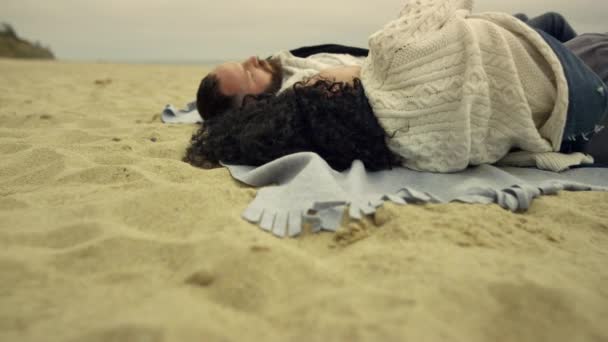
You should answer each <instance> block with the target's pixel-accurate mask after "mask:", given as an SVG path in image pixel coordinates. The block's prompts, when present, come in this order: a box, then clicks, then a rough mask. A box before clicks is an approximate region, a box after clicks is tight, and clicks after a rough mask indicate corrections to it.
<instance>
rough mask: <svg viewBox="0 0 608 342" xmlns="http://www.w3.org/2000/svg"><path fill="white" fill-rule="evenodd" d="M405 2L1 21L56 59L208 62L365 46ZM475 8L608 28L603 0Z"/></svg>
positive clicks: (48, 6)
mask: <svg viewBox="0 0 608 342" xmlns="http://www.w3.org/2000/svg"><path fill="white" fill-rule="evenodd" d="M403 3H405V1H404V0H367V1H362V0H284V1H277V0H48V1H45V0H0V21H3V22H8V23H10V24H12V25H13V27H14V28H15V30H16V31H17V33H18V34H19V36H21V37H23V38H26V39H29V40H32V41H40V42H41V43H42V44H43V45H47V46H50V47H51V48H52V50H53V52H54V53H55V55H56V56H57V57H58V58H61V59H69V60H106V61H162V60H166V61H180V60H188V61H196V60H200V61H209V60H223V59H242V58H243V57H246V56H250V55H260V56H267V55H269V54H271V53H273V52H276V51H278V50H281V49H290V48H295V47H299V46H303V45H312V44H320V43H328V42H331V43H341V44H347V45H354V46H361V47H365V46H367V37H368V36H369V35H370V34H371V33H373V32H375V31H376V30H378V29H380V28H381V27H382V26H383V25H384V24H385V23H386V22H387V21H389V20H391V19H394V18H395V17H396V15H397V13H398V11H399V9H400V7H401V6H402V4H403ZM474 10H475V12H482V11H502V12H508V13H515V12H525V13H527V14H528V15H530V16H533V15H538V14H540V13H543V12H545V11H548V10H552V11H558V12H561V13H562V14H564V15H565V16H566V17H567V18H568V19H569V20H570V21H571V23H572V24H573V26H574V27H575V28H576V29H577V31H579V33H580V32H592V31H593V32H607V31H608V1H606V0H576V1H574V0H525V1H524V0H477V1H476V4H475V8H474Z"/></svg>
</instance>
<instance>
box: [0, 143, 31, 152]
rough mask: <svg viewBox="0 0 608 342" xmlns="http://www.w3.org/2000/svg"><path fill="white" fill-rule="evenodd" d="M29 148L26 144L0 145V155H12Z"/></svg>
mask: <svg viewBox="0 0 608 342" xmlns="http://www.w3.org/2000/svg"><path fill="white" fill-rule="evenodd" d="M30 147H32V146H31V145H27V144H11V143H7V144H0V154H13V153H17V152H21V151H24V150H27V149H28V148H30Z"/></svg>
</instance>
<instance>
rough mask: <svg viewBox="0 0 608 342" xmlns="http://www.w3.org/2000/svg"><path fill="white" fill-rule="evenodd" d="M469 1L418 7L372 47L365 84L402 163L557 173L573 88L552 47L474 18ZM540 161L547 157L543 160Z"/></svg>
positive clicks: (417, 2)
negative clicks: (500, 165) (488, 165)
mask: <svg viewBox="0 0 608 342" xmlns="http://www.w3.org/2000/svg"><path fill="white" fill-rule="evenodd" d="M471 10H472V0H411V1H409V2H408V3H407V4H406V5H405V6H404V8H403V10H402V12H401V14H400V17H399V18H398V19H397V20H394V21H392V22H390V23H389V24H388V25H386V26H385V27H384V28H383V29H382V30H380V31H378V32H377V33H375V34H373V35H372V36H371V37H370V39H369V46H370V55H369V57H368V58H367V59H366V61H365V63H364V65H363V67H362V70H361V81H362V83H363V86H364V88H365V92H366V95H367V97H368V98H369V101H370V104H371V106H372V108H373V110H374V113H375V114H376V116H377V117H378V119H379V122H380V124H381V125H382V126H383V128H384V129H385V130H386V131H387V133H388V135H389V136H391V138H389V139H388V145H389V148H390V149H391V150H392V151H393V152H395V153H396V154H398V155H400V156H401V157H403V160H404V162H403V163H404V165H405V166H407V167H409V168H412V169H416V170H423V171H433V172H452V171H458V170H462V169H464V168H466V167H467V166H468V165H478V164H483V163H495V162H497V161H499V160H501V159H503V157H505V156H506V155H507V154H508V153H509V152H510V151H511V150H514V149H520V150H523V151H525V152H520V153H518V154H517V158H505V159H504V162H506V163H509V164H515V165H536V166H538V167H540V168H545V169H550V170H554V171H560V170H562V169H564V168H567V166H569V165H572V164H579V163H581V162H583V161H589V160H588V159H585V157H586V156H584V155H582V154H577V155H575V156H565V155H561V154H559V153H551V152H554V151H559V148H560V145H561V142H562V135H563V131H564V125H565V120H566V115H567V109H568V84H567V82H566V78H565V75H564V72H563V69H562V66H561V64H560V62H559V60H558V58H557V56H556V55H555V54H554V52H553V51H552V50H551V48H550V47H549V45H548V44H547V43H546V42H545V41H544V40H543V38H542V37H541V36H540V35H539V34H538V33H537V32H536V31H534V30H532V29H531V28H529V27H528V26H527V25H526V24H524V23H523V22H521V21H519V20H518V19H516V18H514V17H512V16H510V15H507V14H502V13H483V14H477V15H473V14H471ZM540 155H542V158H538V157H539V156H540Z"/></svg>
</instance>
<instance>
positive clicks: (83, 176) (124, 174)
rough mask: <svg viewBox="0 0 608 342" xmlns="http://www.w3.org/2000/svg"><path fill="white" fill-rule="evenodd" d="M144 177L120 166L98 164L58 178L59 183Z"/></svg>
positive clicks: (116, 181) (112, 180)
mask: <svg viewBox="0 0 608 342" xmlns="http://www.w3.org/2000/svg"><path fill="white" fill-rule="evenodd" d="M142 178H144V177H143V176H142V175H141V174H140V173H139V172H137V171H134V170H132V169H130V168H128V167H122V166H98V167H92V168H88V169H85V170H83V171H79V172H76V173H73V174H71V175H68V176H65V177H62V178H61V179H59V182H60V183H91V184H116V183H131V182H135V181H138V180H140V179H142Z"/></svg>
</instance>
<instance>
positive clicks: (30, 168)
mask: <svg viewBox="0 0 608 342" xmlns="http://www.w3.org/2000/svg"><path fill="white" fill-rule="evenodd" d="M64 169H65V157H64V156H63V155H62V154H59V153H57V152H56V151H54V150H51V149H47V148H37V149H33V150H29V151H25V152H21V153H19V154H17V155H15V156H13V157H12V158H10V160H9V161H8V162H7V163H5V164H3V165H2V166H0V178H1V179H3V180H6V182H5V183H7V184H9V185H11V186H12V185H38V184H47V183H50V182H51V181H52V180H53V178H54V177H55V176H56V175H58V174H59V173H61V172H62V171H63V170H64Z"/></svg>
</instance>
